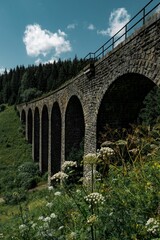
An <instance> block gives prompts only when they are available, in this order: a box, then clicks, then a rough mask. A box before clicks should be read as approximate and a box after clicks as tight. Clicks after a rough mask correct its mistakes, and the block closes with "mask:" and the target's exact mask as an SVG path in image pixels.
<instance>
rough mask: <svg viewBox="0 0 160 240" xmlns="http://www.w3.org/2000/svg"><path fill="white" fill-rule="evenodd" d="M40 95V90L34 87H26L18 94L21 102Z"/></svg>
mask: <svg viewBox="0 0 160 240" xmlns="http://www.w3.org/2000/svg"><path fill="white" fill-rule="evenodd" d="M41 95H42V92H41V91H39V90H37V89H36V88H28V89H26V90H24V92H23V93H22V94H21V95H20V99H21V102H29V101H31V100H32V99H34V98H38V97H40V96H41Z"/></svg>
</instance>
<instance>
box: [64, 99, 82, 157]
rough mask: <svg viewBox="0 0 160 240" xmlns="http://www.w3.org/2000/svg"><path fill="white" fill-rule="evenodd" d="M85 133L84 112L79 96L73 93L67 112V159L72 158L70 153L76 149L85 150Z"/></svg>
mask: <svg viewBox="0 0 160 240" xmlns="http://www.w3.org/2000/svg"><path fill="white" fill-rule="evenodd" d="M84 135H85V122H84V113H83V109H82V105H81V102H80V100H79V98H78V97H77V96H75V95H73V96H72V97H71V98H70V100H69V102H68V105H67V109H66V114H65V160H74V159H70V157H71V156H70V154H71V152H73V150H75V152H77V151H78V150H80V148H81V150H82V151H83V148H84Z"/></svg>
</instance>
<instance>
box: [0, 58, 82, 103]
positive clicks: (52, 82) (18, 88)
mask: <svg viewBox="0 0 160 240" xmlns="http://www.w3.org/2000/svg"><path fill="white" fill-rule="evenodd" d="M85 64H86V60H83V59H78V58H77V56H75V58H74V59H73V60H71V59H68V60H64V61H62V60H61V59H59V60H58V61H57V62H56V61H55V62H53V63H47V64H41V63H40V64H39V65H38V66H36V65H31V66H28V67H24V66H17V67H16V68H14V69H10V70H9V71H7V70H5V72H4V73H3V74H1V75H0V104H3V103H8V104H9V105H14V104H20V103H23V102H28V101H30V100H32V99H34V98H37V97H40V96H41V95H42V94H44V93H48V92H50V91H53V90H55V89H56V88H58V87H59V86H60V85H61V84H63V83H64V82H66V81H67V80H69V79H71V78H73V77H74V76H76V75H77V74H78V73H79V72H80V70H81V69H82V68H83V67H84V66H85Z"/></svg>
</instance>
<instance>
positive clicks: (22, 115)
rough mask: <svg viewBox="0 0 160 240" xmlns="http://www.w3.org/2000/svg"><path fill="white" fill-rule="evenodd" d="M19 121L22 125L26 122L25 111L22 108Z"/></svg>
mask: <svg viewBox="0 0 160 240" xmlns="http://www.w3.org/2000/svg"><path fill="white" fill-rule="evenodd" d="M21 123H22V124H24V125H25V124H26V112H25V110H24V109H23V110H22V113H21Z"/></svg>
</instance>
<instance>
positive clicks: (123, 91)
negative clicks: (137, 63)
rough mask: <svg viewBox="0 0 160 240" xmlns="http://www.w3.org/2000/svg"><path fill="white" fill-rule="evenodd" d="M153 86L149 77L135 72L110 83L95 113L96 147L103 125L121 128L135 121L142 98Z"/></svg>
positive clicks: (141, 105) (98, 144) (141, 104)
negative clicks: (96, 113)
mask: <svg viewBox="0 0 160 240" xmlns="http://www.w3.org/2000/svg"><path fill="white" fill-rule="evenodd" d="M154 86H155V84H154V83H153V82H152V81H151V80H150V79H149V78H147V77H145V76H144V75H141V74H137V73H127V74H124V75H122V76H120V77H118V78H117V79H116V80H115V81H114V82H113V83H112V84H111V85H110V87H109V88H108V90H107V91H106V93H105V94H104V96H103V99H102V101H101V104H100V107H99V111H98V115H97V148H100V144H101V142H100V136H102V134H103V132H104V131H105V130H104V129H105V126H109V127H110V128H111V129H116V128H119V129H122V128H128V127H129V125H130V124H134V123H135V124H136V123H137V118H138V114H139V111H140V110H141V108H142V107H143V100H144V98H145V96H146V95H147V94H148V93H149V92H150V91H151V90H152V89H153V87H154ZM106 140H110V139H109V138H107V139H106Z"/></svg>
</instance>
